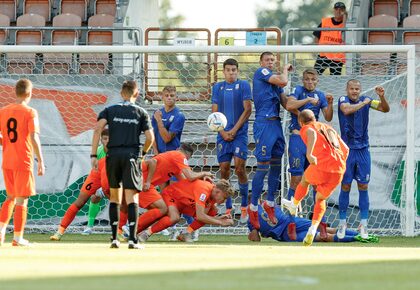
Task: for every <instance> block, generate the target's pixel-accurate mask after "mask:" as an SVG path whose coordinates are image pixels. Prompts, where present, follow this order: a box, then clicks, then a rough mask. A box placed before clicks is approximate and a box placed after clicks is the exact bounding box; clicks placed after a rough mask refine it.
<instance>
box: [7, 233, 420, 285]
mask: <svg viewBox="0 0 420 290" xmlns="http://www.w3.org/2000/svg"><path fill="white" fill-rule="evenodd" d="M8 238H9V239H10V237H8ZM27 238H29V239H30V240H31V241H32V242H33V245H32V247H30V248H16V247H12V246H11V245H10V243H9V242H7V243H6V244H5V245H4V246H3V247H1V248H0V269H1V271H0V289H1V290H11V289H16V290H25V289H28V290H29V289H30V290H38V289H39V290H41V289H42V290H50V289H51V290H58V289H66V290H72V289H74V290H76V289H77V290H81V289H90V290H96V289H98V290H99V289H100V290H107V289H171V290H176V289H223V290H225V289H242V290H244V289H280V288H281V289H292V288H291V287H298V288H299V289H302V287H305V288H308V289H359V290H360V289H363V290H367V289H398V290H402V289H419V285H420V275H419V273H420V237H417V238H382V239H381V242H380V243H379V244H360V243H350V244H315V245H314V246H312V247H303V246H301V244H300V243H278V242H275V241H271V240H266V239H264V240H263V241H262V242H261V243H259V244H257V243H250V242H248V241H247V239H246V237H243V236H242V237H233V236H202V237H200V242H198V243H194V244H183V243H179V242H165V241H166V239H167V237H157V238H154V239H152V240H151V242H149V243H147V244H146V248H145V249H144V250H128V249H127V246H126V244H122V247H121V248H120V249H109V248H108V247H109V244H108V243H106V241H107V239H108V236H107V235H93V236H90V237H83V236H80V235H66V236H64V238H63V240H62V241H61V242H56V243H53V242H50V241H48V235H27ZM133 287H134V288H133ZM289 287H290V288H289Z"/></svg>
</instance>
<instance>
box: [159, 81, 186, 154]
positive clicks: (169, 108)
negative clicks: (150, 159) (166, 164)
mask: <svg viewBox="0 0 420 290" xmlns="http://www.w3.org/2000/svg"><path fill="white" fill-rule="evenodd" d="M162 101H163V107H162V108H160V109H159V110H157V111H156V112H155V113H154V114H153V118H152V126H153V131H154V133H155V136H156V140H155V143H154V144H153V152H154V154H155V155H157V154H159V153H164V152H166V151H171V150H176V149H178V148H179V146H180V145H181V135H182V130H183V129H184V124H185V116H184V114H183V113H182V112H181V110H180V109H179V108H178V107H177V106H176V88H175V87H174V86H166V87H164V88H163V91H162Z"/></svg>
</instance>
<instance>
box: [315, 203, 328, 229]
mask: <svg viewBox="0 0 420 290" xmlns="http://www.w3.org/2000/svg"><path fill="white" fill-rule="evenodd" d="M326 209H327V202H326V201H325V199H318V200H317V201H316V202H315V207H314V215H313V216H312V224H313V225H314V224H315V225H318V224H319V223H320V222H321V219H322V217H323V216H324V213H325V210H326Z"/></svg>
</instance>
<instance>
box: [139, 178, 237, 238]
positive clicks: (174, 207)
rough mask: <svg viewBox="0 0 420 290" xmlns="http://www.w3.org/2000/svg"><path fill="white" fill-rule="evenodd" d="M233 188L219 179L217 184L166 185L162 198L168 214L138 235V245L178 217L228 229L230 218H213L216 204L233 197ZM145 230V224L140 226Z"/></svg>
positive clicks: (177, 219) (177, 183)
mask: <svg viewBox="0 0 420 290" xmlns="http://www.w3.org/2000/svg"><path fill="white" fill-rule="evenodd" d="M233 193H234V189H233V188H232V187H231V186H230V184H229V182H228V181H227V180H225V179H221V180H220V181H218V182H217V183H216V184H213V183H211V182H209V181H204V180H195V181H192V182H191V181H189V180H186V179H184V180H181V181H179V182H175V183H173V184H171V185H169V186H167V187H166V188H165V189H164V190H163V192H162V197H163V199H164V200H165V203H166V205H167V206H168V214H167V215H166V216H164V217H162V218H160V219H159V220H156V223H155V224H154V225H152V226H151V227H149V228H148V229H147V230H144V231H142V232H141V233H139V234H138V235H137V238H138V239H139V241H140V242H145V241H147V239H148V238H149V237H150V236H151V235H153V234H154V233H158V232H160V231H162V230H164V229H166V228H168V227H170V226H171V225H173V224H175V223H177V222H178V221H179V219H180V215H181V214H186V215H189V216H192V217H195V218H196V220H197V221H198V222H201V223H203V224H212V225H219V226H231V225H233V220H232V218H231V217H230V216H226V215H224V216H220V217H215V215H216V214H217V211H216V210H215V207H214V205H215V204H221V203H223V202H225V200H226V199H227V198H228V197H230V196H232V194H233ZM141 226H142V227H144V225H141Z"/></svg>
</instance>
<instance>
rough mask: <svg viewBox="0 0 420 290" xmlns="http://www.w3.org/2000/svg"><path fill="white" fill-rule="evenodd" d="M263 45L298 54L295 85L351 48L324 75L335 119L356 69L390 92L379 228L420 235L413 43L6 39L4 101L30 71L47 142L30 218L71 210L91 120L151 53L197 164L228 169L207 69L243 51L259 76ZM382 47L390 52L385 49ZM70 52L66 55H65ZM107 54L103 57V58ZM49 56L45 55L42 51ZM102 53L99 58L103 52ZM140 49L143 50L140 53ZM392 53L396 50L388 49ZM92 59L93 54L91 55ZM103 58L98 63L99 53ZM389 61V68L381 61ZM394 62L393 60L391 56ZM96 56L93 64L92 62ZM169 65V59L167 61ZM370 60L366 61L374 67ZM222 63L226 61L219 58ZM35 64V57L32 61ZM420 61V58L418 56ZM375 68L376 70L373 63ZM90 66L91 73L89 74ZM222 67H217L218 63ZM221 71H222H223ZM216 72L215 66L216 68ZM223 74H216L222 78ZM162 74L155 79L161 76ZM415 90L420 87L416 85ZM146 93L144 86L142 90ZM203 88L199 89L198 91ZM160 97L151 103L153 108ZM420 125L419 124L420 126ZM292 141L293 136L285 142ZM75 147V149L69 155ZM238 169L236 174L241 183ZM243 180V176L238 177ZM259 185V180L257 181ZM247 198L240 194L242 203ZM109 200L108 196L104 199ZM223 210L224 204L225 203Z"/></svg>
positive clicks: (291, 56)
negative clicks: (28, 58) (33, 42)
mask: <svg viewBox="0 0 420 290" xmlns="http://www.w3.org/2000/svg"><path fill="white" fill-rule="evenodd" d="M265 51H271V52H273V53H279V54H280V55H281V59H280V62H281V64H282V65H283V64H284V63H286V62H290V63H292V64H293V65H294V68H295V72H294V73H291V75H290V83H289V86H288V87H289V89H292V88H293V87H295V86H296V85H299V84H301V73H302V71H303V70H304V69H305V68H309V67H313V63H314V61H315V59H316V55H317V54H318V53H319V52H343V53H346V58H347V61H348V63H347V66H346V68H345V72H344V73H343V75H342V76H329V75H327V74H326V75H323V76H321V77H320V81H319V87H320V90H322V91H324V92H332V93H333V95H334V117H333V121H332V125H333V126H334V127H335V128H336V129H337V130H338V128H339V127H338V122H337V120H338V117H337V100H338V98H339V97H340V96H342V95H345V83H346V81H347V80H348V79H350V78H357V79H359V80H361V83H362V91H363V92H364V93H365V94H367V95H369V96H373V97H374V96H375V94H374V86H375V85H383V86H384V87H385V89H386V96H387V97H388V98H390V99H391V100H392V102H391V112H392V114H389V117H388V114H381V113H376V112H375V113H371V123H370V126H369V132H370V134H371V137H372V138H371V153H372V165H373V166H372V181H375V180H377V181H376V182H372V184H371V186H370V187H369V191H370V196H371V197H372V201H371V205H372V210H371V213H372V214H371V219H373V221H372V224H371V223H370V222H369V224H370V225H372V227H371V228H372V229H373V230H374V231H375V232H377V233H379V234H383V235H404V236H415V235H419V234H420V211H419V204H417V203H418V200H419V198H418V194H419V193H418V190H419V184H418V178H419V175H420V174H419V172H418V167H419V160H420V158H419V156H420V134H419V133H418V132H416V124H417V123H418V121H419V117H417V115H419V114H416V112H417V111H416V110H417V106H419V104H420V102H419V101H418V100H417V99H416V77H417V79H419V78H420V73H419V70H420V69H419V67H416V52H415V46H414V45H376V46H366V45H343V46H272V45H267V46H0V54H1V55H2V57H1V59H0V64H1V65H0V105H1V106H4V105H5V104H7V103H8V102H10V100H11V97H12V96H13V92H12V90H13V85H14V81H15V80H17V79H19V78H20V77H27V78H29V79H31V80H32V81H33V83H34V100H33V102H32V104H33V106H34V107H35V108H36V109H38V111H39V112H40V121H41V126H42V127H41V130H42V131H41V141H42V143H43V144H44V151H45V154H46V166H47V174H46V176H45V177H41V178H38V177H37V184H39V188H37V190H38V192H39V193H40V194H39V195H38V196H36V197H34V198H31V199H32V201H31V202H30V207H32V208H33V209H32V210H31V209H29V211H30V218H29V219H28V227H29V228H32V229H34V230H37V231H38V230H40V231H51V230H52V229H54V228H55V227H56V226H57V225H58V223H59V219H60V217H62V215H63V214H64V211H65V210H66V209H67V207H68V205H69V204H70V203H71V202H72V201H73V200H74V199H75V197H76V196H77V194H78V190H79V189H80V186H81V185H82V183H83V177H84V176H86V174H87V173H88V172H89V169H90V168H89V160H88V158H87V157H86V156H88V154H89V153H88V152H89V150H90V149H89V144H90V141H91V134H92V131H91V129H92V128H93V126H94V123H95V118H96V114H97V113H98V112H99V111H100V110H102V109H103V108H104V107H105V106H107V105H109V104H112V103H114V102H117V101H118V100H119V90H120V86H121V83H122V80H124V79H127V78H130V79H135V80H138V81H139V83H141V86H140V87H144V84H145V82H147V81H148V75H147V74H146V75H145V71H144V69H143V64H142V63H141V61H142V60H143V59H144V57H143V56H144V54H149V55H153V56H154V57H152V58H151V59H152V60H153V59H159V60H158V61H156V63H153V62H151V63H149V64H148V66H149V71H150V73H151V74H153V77H154V79H155V81H154V83H153V84H150V85H154V86H155V88H154V89H155V90H156V91H159V90H161V89H162V86H163V84H164V81H163V80H164V79H165V80H168V82H172V83H174V84H175V85H176V86H177V88H179V90H178V96H179V97H180V102H179V104H180V106H181V109H182V110H183V111H184V114H185V115H186V125H185V129H184V131H185V132H184V135H183V138H182V140H181V141H185V142H190V143H193V144H194V146H195V148H196V149H197V153H196V154H195V155H196V156H195V157H193V158H192V160H191V165H192V166H193V168H194V170H203V169H205V170H211V171H213V172H214V173H216V174H217V175H218V176H219V174H220V172H219V168H218V166H217V160H216V148H215V134H214V133H212V132H209V131H208V130H206V127H205V117H207V115H208V113H210V111H211V109H210V107H211V106H210V100H209V98H210V95H209V94H208V92H209V91H210V89H211V85H212V82H213V79H212V80H211V82H210V83H208V82H207V81H205V82H204V83H203V81H202V80H203V78H202V77H199V74H202V73H203V72H206V73H207V70H211V69H212V68H213V67H217V65H216V66H214V63H208V59H210V60H211V61H214V59H215V58H214V55H215V54H217V59H218V60H217V61H218V62H221V63H222V61H223V60H224V59H226V58H228V57H234V58H238V60H239V70H240V75H239V77H240V78H243V79H246V80H248V81H249V82H250V83H252V75H253V72H254V71H255V69H256V68H257V67H258V55H259V54H261V53H262V52H265ZM25 54H33V55H35V56H36V57H35V60H34V62H33V63H32V64H33V67H32V68H31V69H32V70H31V71H30V72H29V71H28V70H23V71H19V72H18V71H12V72H11V71H10V70H9V67H7V68H6V65H4V66H3V64H7V65H8V64H9V62H10V61H12V60H17V59H18V58H19V60H20V59H21V56H22V55H25ZM384 54H386V55H387V57H385V58H384ZM45 55H49V56H48V60H49V61H51V59H54V58H57V61H56V62H57V63H60V61H63V59H64V60H66V61H68V62H69V67H70V68H68V72H67V73H63V72H62V71H60V72H59V73H58V72H56V73H54V72H53V73H51V71H49V72H48V73H46V71H44V69H43V68H44V64H43V62H45V61H46V59H47V58H45ZM63 55H64V56H65V57H63ZM104 55H105V57H104ZM42 56H44V57H42ZM98 56H101V62H103V63H101V64H98V60H95V57H96V58H97V57H98ZM139 56H140V57H139ZM389 56H391V57H389ZM90 59H91V60H92V61H89V60H90ZM82 60H83V61H85V62H86V63H88V64H90V65H91V67H90V69H91V71H89V70H84V71H83V70H81V69H80V68H81V66H82V65H81V64H80V62H81V61H82ZM95 61H96V62H95ZM384 63H386V67H387V68H386V72H385V73H384V74H383V75H382V72H383V71H384V70H381V69H380V67H381V65H382V64H384ZM389 63H391V65H389ZM92 64H93V66H92ZM168 64H169V65H168ZM364 64H368V65H369V68H368V69H367V68H366V67H367V66H366V67H365V66H363V65H364ZM219 65H220V64H219ZM28 66H29V64H28ZM417 66H418V63H417ZM369 70H370V71H369ZM85 73H86V74H85ZM216 73H217V72H216ZM219 73H220V72H219ZM211 75H213V74H211ZM220 79H221V78H218V80H220ZM156 80H157V81H156ZM417 90H418V91H417V93H418V92H419V91H420V89H419V88H418V87H417ZM142 94H143V95H144V96H145V95H146V92H142ZM195 96H200V98H199V100H198V101H197V100H195V99H194V98H195ZM160 105H161V104H159V103H158V104H156V103H155V104H152V105H149V104H144V107H145V108H146V109H148V110H149V113H153V111H154V110H155V109H156V108H158V107H159V106H160ZM281 116H282V120H283V128H284V133H285V136H286V144H287V139H288V132H287V131H288V130H287V124H288V121H289V120H290V115H289V114H288V113H286V112H284V111H282V115H281ZM253 122H254V119H253V117H251V120H250V126H249V127H250V129H249V131H248V132H249V142H250V143H251V144H250V146H249V159H248V161H247V171H248V176H249V184H250V185H251V180H252V177H253V174H254V172H255V167H256V161H255V157H254V156H253V148H254V145H253V144H254V140H253V137H252V124H253ZM417 131H418V129H417ZM286 146H287V145H286ZM66 155H67V156H66ZM283 165H284V166H283V170H282V175H281V179H282V180H281V184H282V187H281V190H280V191H279V194H281V195H283V196H284V195H286V193H287V186H288V180H289V174H288V162H287V150H286V153H285V155H284V158H283ZM236 180H237V179H236V177H235V175H234V174H233V175H232V179H231V181H232V183H237V182H236ZM235 186H236V185H235ZM250 188H251V186H250ZM0 189H1V190H2V192H1V193H0V202H1V201H3V199H4V182H3V181H2V180H1V181H0ZM351 194H352V199H351V206H350V209H349V213H350V214H349V216H350V218H351V219H352V220H353V221H354V222H353V223H352V226H351V227H353V228H354V227H355V226H356V221H357V220H358V207H357V200H358V196H357V188H356V186H355V184H353V189H352V193H351ZM239 201H240V197H239V196H236V197H235V199H234V203H235V204H239ZM311 203H312V200H311V198H310V197H309V198H308V201H307V202H306V203H305V206H304V211H305V213H307V212H310V208H311ZM328 205H329V209H328V210H327V214H326V216H327V221H328V223H330V224H332V225H333V226H336V225H337V224H338V190H336V192H335V194H334V195H333V196H332V198H331V201H329V203H328ZM101 206H102V209H105V207H106V206H107V202H106V201H105V202H102V204H101ZM222 210H224V209H223V206H222ZM85 215H86V208H84V210H83V211H82V212H81V214H80V215H79V216H78V218H77V219H76V221H75V223H74V226H73V227H72V229H73V230H75V231H77V232H79V231H81V229H82V226H83V225H84V224H85V222H86V218H85V217H84V216H85ZM99 219H100V220H103V221H104V223H102V226H103V227H98V228H97V229H103V230H108V227H107V226H106V223H107V214H106V210H103V211H102V212H101V214H100V216H99ZM204 231H205V232H208V233H225V234H243V233H245V232H246V231H247V229H246V226H244V225H241V224H238V223H235V226H234V227H231V228H217V227H206V228H204Z"/></svg>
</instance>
